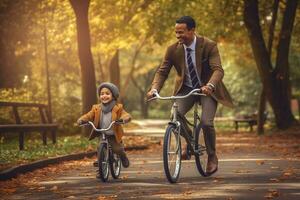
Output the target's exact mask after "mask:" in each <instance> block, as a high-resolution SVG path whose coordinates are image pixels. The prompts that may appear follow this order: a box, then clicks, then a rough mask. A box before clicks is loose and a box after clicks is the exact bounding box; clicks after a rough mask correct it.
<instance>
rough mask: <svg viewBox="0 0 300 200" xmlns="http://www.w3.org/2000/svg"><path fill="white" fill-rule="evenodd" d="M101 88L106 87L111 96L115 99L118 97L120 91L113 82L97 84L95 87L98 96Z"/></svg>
mask: <svg viewBox="0 0 300 200" xmlns="http://www.w3.org/2000/svg"><path fill="white" fill-rule="evenodd" d="M102 88H108V89H109V90H110V91H111V93H112V96H113V98H114V99H115V100H117V99H118V97H119V94H120V92H119V89H118V87H117V86H116V85H115V84H113V83H110V82H103V83H101V84H100V85H99V87H98V88H97V95H98V96H100V91H101V89H102Z"/></svg>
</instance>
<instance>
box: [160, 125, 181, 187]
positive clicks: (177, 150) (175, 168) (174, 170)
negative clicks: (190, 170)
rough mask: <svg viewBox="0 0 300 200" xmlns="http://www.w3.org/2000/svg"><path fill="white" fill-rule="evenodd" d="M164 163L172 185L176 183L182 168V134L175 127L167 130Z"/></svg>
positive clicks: (172, 126)
mask: <svg viewBox="0 0 300 200" xmlns="http://www.w3.org/2000/svg"><path fill="white" fill-rule="evenodd" d="M163 161H164V170H165V174H166V177H167V179H168V181H169V182H170V183H176V182H177V180H178V178H179V173H180V168H181V143H180V133H179V132H178V128H176V127H175V126H174V125H169V126H168V128H167V129H166V133H165V137H164V145H163Z"/></svg>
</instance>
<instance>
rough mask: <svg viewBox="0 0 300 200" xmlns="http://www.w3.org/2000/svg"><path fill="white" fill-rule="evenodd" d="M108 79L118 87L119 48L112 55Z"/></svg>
mask: <svg viewBox="0 0 300 200" xmlns="http://www.w3.org/2000/svg"><path fill="white" fill-rule="evenodd" d="M109 74H110V81H111V82H112V83H113V84H115V85H116V86H117V87H118V88H119V89H120V66H119V50H118V49H117V50H116V53H115V54H114V56H113V57H112V59H111V61H110V64H109Z"/></svg>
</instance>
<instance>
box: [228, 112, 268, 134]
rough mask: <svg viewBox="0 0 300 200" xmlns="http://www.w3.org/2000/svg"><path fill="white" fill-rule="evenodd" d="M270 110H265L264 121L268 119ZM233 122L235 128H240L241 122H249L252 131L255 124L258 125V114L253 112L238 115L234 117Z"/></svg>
mask: <svg viewBox="0 0 300 200" xmlns="http://www.w3.org/2000/svg"><path fill="white" fill-rule="evenodd" d="M267 117H268V112H264V115H263V123H265V121H266V120H267ZM233 122H234V123H235V130H236V131H238V130H239V123H244V124H248V126H249V127H250V132H252V131H253V126H255V125H257V114H255V113H253V114H252V115H243V116H237V117H235V118H234V119H233Z"/></svg>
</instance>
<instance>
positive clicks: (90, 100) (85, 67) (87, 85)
mask: <svg viewBox="0 0 300 200" xmlns="http://www.w3.org/2000/svg"><path fill="white" fill-rule="evenodd" d="M70 3H71V5H72V8H73V10H74V12H75V15H76V25H77V40H78V53H79V61H80V66H81V81H82V111H83V113H86V112H88V111H89V110H90V109H91V107H92V105H93V104H95V103H96V102H97V96H96V92H95V91H96V79H95V70H94V63H93V57H92V52H91V42H90V29H89V22H88V9H89V4H90V0H70ZM85 134H88V131H85Z"/></svg>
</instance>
